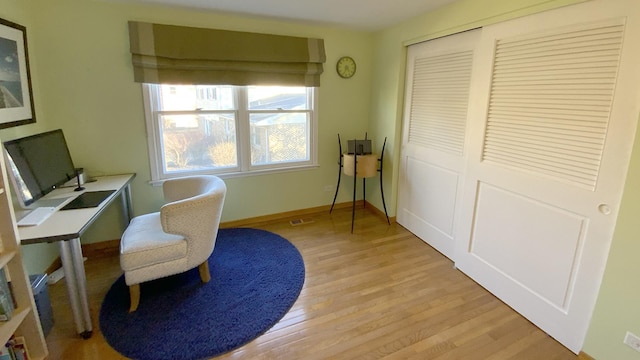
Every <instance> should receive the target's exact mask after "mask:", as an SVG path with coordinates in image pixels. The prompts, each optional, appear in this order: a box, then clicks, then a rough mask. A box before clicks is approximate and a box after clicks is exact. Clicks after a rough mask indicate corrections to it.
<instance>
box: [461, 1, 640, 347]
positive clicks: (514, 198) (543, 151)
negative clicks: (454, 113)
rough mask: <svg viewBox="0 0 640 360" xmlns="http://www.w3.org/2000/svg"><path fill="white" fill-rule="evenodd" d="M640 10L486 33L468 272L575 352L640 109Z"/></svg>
mask: <svg viewBox="0 0 640 360" xmlns="http://www.w3.org/2000/svg"><path fill="white" fill-rule="evenodd" d="M639 5H640V2H638V1H631V0H629V1H625V0H594V1H589V2H586V3H582V4H579V5H574V6H569V7H565V8H560V9H557V10H553V11H549V12H545V13H540V14H536V15H533V16H528V17H524V18H521V19H516V20H512V21H509V22H505V23H501V24H498V25H494V26H489V27H486V28H484V29H483V33H482V38H481V40H480V45H479V47H478V52H479V57H478V58H479V59H481V60H479V62H478V63H475V64H474V68H475V70H477V74H478V78H477V79H478V81H475V79H476V78H474V83H473V87H472V100H471V101H472V104H471V107H470V109H471V111H470V113H471V114H472V116H471V117H472V119H471V124H472V125H471V128H470V134H471V136H470V153H469V155H470V156H469V159H468V162H467V172H466V179H465V185H464V198H463V201H462V211H461V221H459V222H458V224H459V227H458V235H459V238H458V241H457V244H458V247H457V252H456V258H455V261H456V265H457V266H458V268H460V269H461V270H462V271H463V272H465V273H466V274H467V275H469V276H470V277H472V278H473V279H474V280H476V281H477V282H478V283H480V284H481V285H482V286H484V287H485V288H487V289H488V290H489V291H491V292H493V293H494V294H495V295H496V296H498V297H499V298H500V299H502V300H503V301H505V302H506V303H507V304H509V305H510V306H512V307H513V308H514V309H515V310H517V311H518V312H520V313H521V314H523V315H524V316H525V317H526V318H528V319H529V320H530V321H532V322H533V323H535V324H536V325H538V326H539V327H540V328H542V329H543V330H544V331H546V332H547V333H548V334H550V335H551V336H553V337H554V338H556V339H557V340H559V341H560V342H561V343H562V344H564V345H565V346H567V347H568V348H569V349H571V350H572V351H574V352H578V351H579V350H581V348H582V345H583V341H584V337H585V335H586V331H587V328H588V325H589V322H590V319H591V313H592V311H593V308H594V305H595V301H596V297H597V294H598V291H599V287H600V283H601V279H602V275H603V271H604V268H605V265H606V259H607V254H608V251H609V245H610V243H611V238H612V235H613V230H614V227H615V223H616V217H617V214H618V208H619V204H620V199H621V196H622V189H623V185H624V181H625V177H626V173H627V168H628V163H629V159H630V152H631V147H632V144H633V141H634V134H635V128H636V122H637V120H638V114H639V110H640V106H639V104H640V96H639V91H638V86H639V85H640V72H638V71H637V67H638V64H640V56H639V55H640V51H639V45H640V39H639V38H638V34H640V28H639V26H638V24H639V21H638V20H639V19H638V16H639V15H640V6H639ZM474 75H475V74H474Z"/></svg>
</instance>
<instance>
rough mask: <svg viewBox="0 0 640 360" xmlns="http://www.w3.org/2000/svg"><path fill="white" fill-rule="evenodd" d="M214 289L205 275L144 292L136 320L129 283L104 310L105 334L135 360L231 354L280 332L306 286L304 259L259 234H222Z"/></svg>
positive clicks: (178, 278) (117, 286) (114, 290)
mask: <svg viewBox="0 0 640 360" xmlns="http://www.w3.org/2000/svg"><path fill="white" fill-rule="evenodd" d="M209 270H210V272H211V281H209V282H208V283H206V284H203V283H202V281H201V280H200V275H199V274H198V268H195V269H193V270H190V271H188V272H186V273H183V274H179V275H174V276H171V277H167V278H163V279H158V280H154V281H150V282H146V283H143V284H141V286H140V294H141V297H140V305H139V306H138V309H137V310H136V311H135V312H133V313H131V314H129V290H128V288H127V286H126V284H125V282H124V275H123V276H121V277H120V278H119V279H118V280H116V282H115V283H114V284H113V285H112V286H111V289H109V291H108V292H107V295H106V296H105V299H104V301H103V303H102V307H101V309H100V330H101V331H102V333H103V335H104V337H105V339H106V340H107V342H108V343H109V345H111V346H112V347H113V348H114V349H115V350H116V351H118V352H119V353H121V354H122V355H124V356H126V357H129V358H133V359H149V360H151V359H205V358H211V357H213V356H217V355H220V354H223V353H225V352H228V351H231V350H233V349H235V348H238V347H240V346H241V345H244V344H246V343H248V342H249V341H251V340H253V339H255V338H256V337H258V336H259V335H261V334H263V333H264V332H266V331H267V330H269V329H270V328H271V327H272V326H273V325H275V324H276V323H277V322H278V321H279V320H280V319H281V318H282V317H283V316H284V315H285V314H286V313H287V312H288V311H289V309H290V308H291V306H293V303H294V302H295V301H296V299H297V298H298V295H299V294H300V291H301V290H302V285H303V284H304V277H305V270H304V262H303V260H302V256H301V255H300V253H299V252H298V250H297V249H296V248H295V247H294V246H293V245H292V244H291V243H290V242H289V241H287V240H286V239H284V238H282V237H281V236H279V235H276V234H273V233H271V232H268V231H264V230H257V229H247V228H240V229H220V231H219V233H218V238H217V240H216V245H215V248H214V250H213V254H212V255H211V257H210V258H209Z"/></svg>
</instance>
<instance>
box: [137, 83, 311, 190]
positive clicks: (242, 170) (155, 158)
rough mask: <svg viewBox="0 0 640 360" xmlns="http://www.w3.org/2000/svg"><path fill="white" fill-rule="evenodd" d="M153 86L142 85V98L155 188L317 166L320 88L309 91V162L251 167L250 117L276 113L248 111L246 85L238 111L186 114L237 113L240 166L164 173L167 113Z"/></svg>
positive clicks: (236, 92) (237, 98) (237, 92)
mask: <svg viewBox="0 0 640 360" xmlns="http://www.w3.org/2000/svg"><path fill="white" fill-rule="evenodd" d="M152 85H153V84H142V95H143V102H144V114H145V120H146V131H147V144H148V148H149V166H150V170H151V183H152V184H154V185H158V184H161V183H162V181H164V180H167V179H171V178H176V177H182V176H189V175H196V174H213V175H217V176H220V177H221V178H231V177H244V176H254V175H262V174H269V173H279V172H288V171H300V170H308V169H311V168H316V167H318V166H319V165H318V93H319V91H318V88H317V87H315V88H308V89H310V90H309V91H307V96H308V97H309V99H308V103H309V104H310V105H311V108H310V109H309V110H306V112H308V113H309V114H310V116H309V144H308V146H309V160H307V161H298V162H291V163H277V164H265V165H255V166H253V165H251V150H250V147H251V141H250V140H251V139H250V138H249V137H250V124H249V114H250V113H256V112H273V111H255V110H252V111H250V110H248V109H247V108H246V105H245V106H241V105H240V104H247V88H248V87H246V86H238V87H235V88H234V89H235V90H234V97H235V99H234V100H235V103H236V110H220V111H198V110H194V111H186V112H184V113H189V114H191V113H199V114H207V113H229V112H234V113H235V115H236V146H237V156H238V166H237V167H233V168H224V169H205V170H194V171H188V170H185V171H180V172H173V173H165V172H164V170H163V169H164V166H163V164H164V160H163V153H164V152H163V151H162V141H161V135H160V134H161V132H160V115H162V114H163V113H164V112H162V111H160V110H159V109H158V98H159V97H158V96H157V94H154V92H155V90H154V89H155V88H154V87H153V86H152ZM279 112H283V113H284V112H296V113H299V112H300V111H299V110H290V111H288V110H281V111H279Z"/></svg>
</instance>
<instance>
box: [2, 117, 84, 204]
mask: <svg viewBox="0 0 640 360" xmlns="http://www.w3.org/2000/svg"><path fill="white" fill-rule="evenodd" d="M4 148H5V150H6V152H5V154H6V156H7V160H8V164H9V171H8V173H9V176H10V177H11V179H12V182H13V185H14V188H15V192H16V195H17V197H18V200H19V201H20V204H21V205H22V206H23V207H29V205H32V204H33V203H34V202H36V201H37V200H39V199H41V198H42V197H43V196H45V195H47V194H48V193H50V192H51V191H53V190H54V189H55V188H57V187H59V186H61V185H63V184H64V183H66V182H68V181H69V180H72V179H73V178H74V177H75V176H76V174H75V167H74V165H73V161H72V160H71V155H70V154H69V149H68V148H67V142H66V141H65V138H64V134H63V133H62V130H61V129H58V130H53V131H48V132H45V133H41V134H35V135H31V136H27V137H23V138H20V139H15V140H10V141H6V142H5V143H4ZM47 206H50V205H47Z"/></svg>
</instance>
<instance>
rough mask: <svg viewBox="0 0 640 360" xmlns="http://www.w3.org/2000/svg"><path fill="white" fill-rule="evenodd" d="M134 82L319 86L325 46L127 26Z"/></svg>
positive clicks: (279, 37) (306, 41)
mask: <svg viewBox="0 0 640 360" xmlns="http://www.w3.org/2000/svg"><path fill="white" fill-rule="evenodd" d="M129 41H130V47H131V57H132V62H133V71H134V79H135V81H136V82H142V83H154V84H208V85H290V86H320V74H322V71H323V64H324V62H325V59H326V56H325V52H324V40H322V39H313V38H303V37H295V36H282V35H270V34H259V33H249V32H240V31H228V30H217V29H205V28H193V27H185V26H175V25H162V24H151V23H145V22H137V21H130V22H129Z"/></svg>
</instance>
